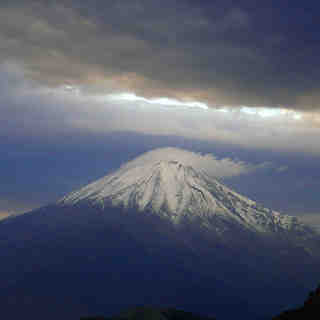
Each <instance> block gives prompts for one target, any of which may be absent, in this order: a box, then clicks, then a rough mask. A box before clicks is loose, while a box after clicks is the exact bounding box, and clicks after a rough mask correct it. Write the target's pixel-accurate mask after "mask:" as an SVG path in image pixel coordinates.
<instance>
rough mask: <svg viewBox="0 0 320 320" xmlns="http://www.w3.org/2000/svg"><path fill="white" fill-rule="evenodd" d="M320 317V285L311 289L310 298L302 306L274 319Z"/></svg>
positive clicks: (315, 319)
mask: <svg viewBox="0 0 320 320" xmlns="http://www.w3.org/2000/svg"><path fill="white" fill-rule="evenodd" d="M319 317H320V286H318V288H317V289H316V290H315V291H311V292H310V294H309V297H308V299H307V300H306V301H305V302H304V305H303V306H302V307H300V308H297V309H293V310H288V311H285V312H283V313H281V314H280V315H279V316H277V317H274V318H273V320H304V319H307V320H318V319H319Z"/></svg>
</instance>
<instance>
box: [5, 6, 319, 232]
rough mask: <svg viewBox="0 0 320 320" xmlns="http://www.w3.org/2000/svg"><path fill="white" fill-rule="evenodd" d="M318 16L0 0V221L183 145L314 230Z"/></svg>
mask: <svg viewBox="0 0 320 320" xmlns="http://www.w3.org/2000/svg"><path fill="white" fill-rule="evenodd" d="M319 13H320V5H319V4H318V2H316V1H308V2H306V3H303V2H301V1H296V0H291V1H290V2H288V1H281V2H279V1H273V0H270V1H266V3H260V2H259V4H258V3H256V2H254V1H249V0H244V1H231V0H224V1H219V0H218V1H205V0H197V1H191V0H175V1H172V0H170V1H169V0H163V1H155V0H148V1H147V0H140V1H138V0H122V1H116V0H108V1H98V0H92V1H84V0H77V1H72V0H62V1H59V2H50V1H42V0H37V1H35V0H20V1H18V0H11V1H5V0H3V1H1V3H0V97H1V98H0V147H1V153H0V217H2V216H5V215H8V214H14V213H20V212H24V211H27V210H31V209H33V208H36V207H39V206H41V205H45V204H47V203H50V202H53V201H55V200H57V199H58V198H60V197H61V196H63V195H64V194H65V193H67V192H70V191H71V190H73V189H75V188H78V187H80V186H83V185H84V184H86V183H88V182H90V181H93V180H95V179H97V178H99V177H101V176H103V175H105V174H107V173H108V172H110V171H111V170H114V169H116V168H118V167H119V166H120V165H121V164H123V163H124V162H126V161H128V160H131V159H133V158H134V157H136V156H139V155H140V154H142V153H143V152H147V151H150V150H152V149H154V148H160V147H178V148H183V149H186V150H189V151H193V152H195V153H197V154H198V153H200V154H202V155H203V156H204V157H211V158H213V159H214V161H215V163H216V165H217V168H220V169H219V170H217V171H219V172H223V173H224V174H223V175H221V174H220V176H219V179H222V180H223V181H224V182H225V183H226V184H228V185H229V186H232V187H233V188H234V189H236V190H237V191H238V192H240V193H243V194H245V195H247V196H248V197H250V198H253V199H254V200H257V201H259V202H261V203H263V204H264V205H265V206H267V207H270V208H273V209H276V210H280V211H282V212H285V213H288V214H293V215H298V216H300V217H302V218H303V219H304V220H305V221H306V222H308V223H311V224H314V225H317V226H320V199H319V198H320V197H318V193H319V190H320V164H319V163H320V162H319V160H320V147H319V136H320V108H319V105H318V101H319V92H320V90H319V83H320V81H319V80H320V70H319V68H320V67H319V63H318V57H319V53H320V46H319V43H320V42H319V35H320V30H319V29H320V26H319V24H318V23H317V20H318V16H319ZM221 168H223V169H221ZM235 168H236V169H237V170H236V169H235Z"/></svg>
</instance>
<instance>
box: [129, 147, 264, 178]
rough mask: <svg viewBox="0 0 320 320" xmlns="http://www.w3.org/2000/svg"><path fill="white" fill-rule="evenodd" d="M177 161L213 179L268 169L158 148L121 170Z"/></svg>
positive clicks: (262, 166)
mask: <svg viewBox="0 0 320 320" xmlns="http://www.w3.org/2000/svg"><path fill="white" fill-rule="evenodd" d="M160 160H161V161H177V160H178V161H179V162H180V163H182V164H183V165H184V166H192V167H193V168H195V169H197V170H199V171H203V172H205V173H206V174H208V175H210V176H212V177H215V178H230V177H234V176H239V175H243V174H248V173H252V172H253V171H255V170H258V169H262V168H265V167H268V166H269V164H268V163H263V164H260V165H253V164H250V163H246V162H243V161H239V160H238V161H237V160H233V159H230V158H223V159H218V158H216V157H215V156H214V155H212V154H201V153H196V152H191V151H186V150H182V149H178V148H160V149H155V150H152V151H150V152H147V153H145V154H143V155H142V156H140V157H138V158H136V159H134V160H132V161H130V162H129V163H128V164H126V165H124V166H123V168H127V169H130V168H133V167H137V166H143V165H145V164H146V163H147V164H149V165H150V164H152V163H154V164H156V163H157V162H159V161H160Z"/></svg>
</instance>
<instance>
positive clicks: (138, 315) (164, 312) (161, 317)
mask: <svg viewBox="0 0 320 320" xmlns="http://www.w3.org/2000/svg"><path fill="white" fill-rule="evenodd" d="M81 320H215V318H212V317H205V316H200V315H196V314H193V313H191V312H185V311H182V310H176V309H172V308H167V309H165V308H162V309H159V308H153V307H136V308H133V309H130V310H127V311H125V312H122V313H120V314H119V315H116V316H112V317H109V318H104V317H88V318H81Z"/></svg>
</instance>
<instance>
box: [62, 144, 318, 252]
mask: <svg viewBox="0 0 320 320" xmlns="http://www.w3.org/2000/svg"><path fill="white" fill-rule="evenodd" d="M171 151H172V150H171V148H168V149H163V150H157V151H156V152H154V151H153V152H151V154H154V153H156V154H157V157H152V160H150V159H149V157H150V153H149V154H146V155H143V156H142V157H140V158H138V159H136V160H135V161H132V162H130V163H128V164H127V165H125V166H123V167H122V168H121V169H119V170H118V171H116V172H115V173H113V174H110V175H107V176H105V177H103V178H102V179H100V180H98V181H96V182H93V183H91V184H89V185H88V186H86V187H84V188H82V189H80V190H77V191H75V192H72V193H71V194H69V195H67V196H66V197H64V198H63V199H62V200H60V201H59V202H58V204H59V205H61V206H75V205H79V204H85V205H89V206H97V207H101V208H102V209H104V208H105V207H108V206H112V207H119V208H123V209H127V210H130V209H134V210H138V211H139V212H149V214H150V213H151V214H154V215H158V216H159V217H161V218H164V219H168V220H169V221H170V222H171V223H173V224H179V223H181V221H185V220H186V219H187V220H189V221H190V222H192V221H193V220H197V224H198V225H199V223H200V225H201V227H203V228H204V229H206V230H208V231H210V232H211V233H214V234H216V235H217V236H218V237H220V238H221V240H222V241H223V239H224V238H225V236H226V234H227V233H230V232H231V233H233V232H234V230H235V229H237V230H243V231H245V232H246V231H248V232H254V233H257V234H261V235H271V236H274V235H279V236H283V235H285V236H292V237H295V238H297V239H300V240H301V241H304V240H308V239H309V238H312V236H313V235H314V232H313V231H312V230H311V229H310V228H308V227H307V226H305V225H303V224H302V223H300V222H299V220H298V219H297V218H295V217H290V216H288V215H281V214H279V213H278V212H275V211H272V210H270V209H266V208H263V207H262V206H259V205H258V204H257V203H256V202H254V201H252V200H250V199H248V198H246V197H244V196H241V195H239V194H238V193H236V192H234V191H232V190H231V189H229V188H227V187H226V186H224V185H223V184H221V183H219V182H218V181H217V180H216V179H215V178H213V177H210V176H209V175H208V174H206V173H205V172H204V171H202V170H201V169H200V170H196V169H195V168H193V167H192V166H190V165H185V164H184V163H183V162H180V161H179V160H168V159H166V160H161V155H164V158H168V155H167V154H168V153H169V154H170V152H171ZM175 151H176V150H175ZM175 156H177V155H175ZM144 158H146V160H144ZM153 158H155V160H154V159H153ZM178 158H179V157H178ZM173 159H175V158H173ZM141 163H142V164H141ZM306 249H307V247H306Z"/></svg>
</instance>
